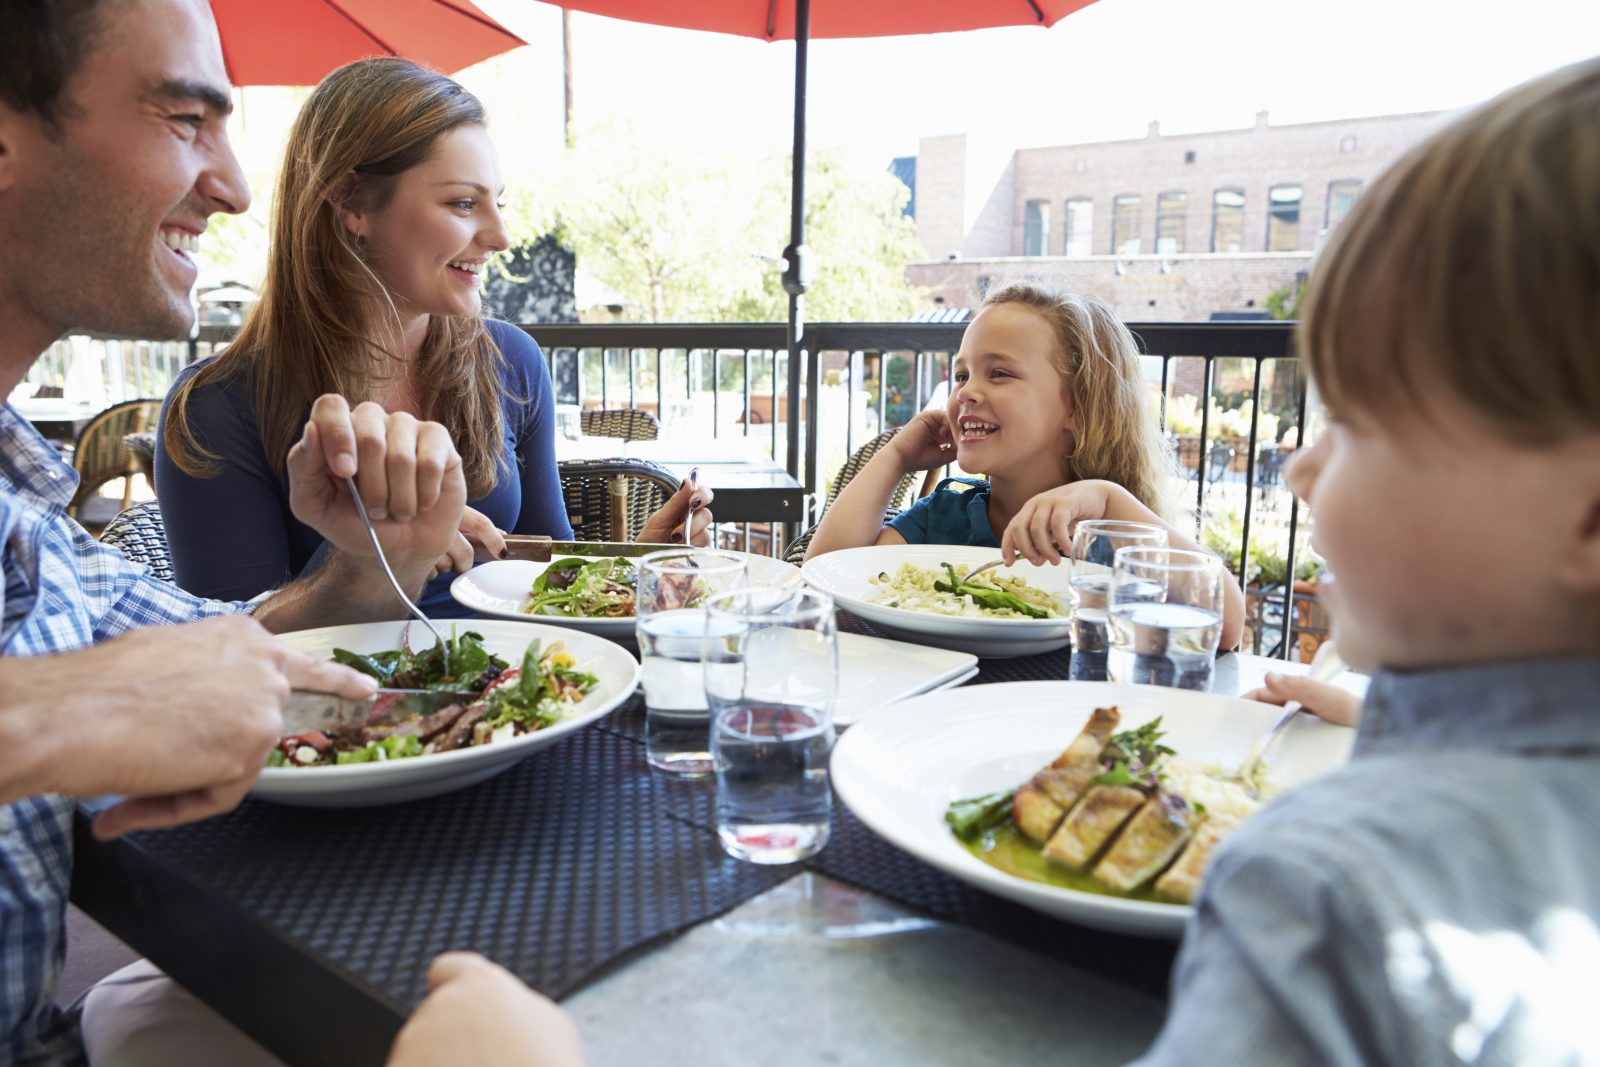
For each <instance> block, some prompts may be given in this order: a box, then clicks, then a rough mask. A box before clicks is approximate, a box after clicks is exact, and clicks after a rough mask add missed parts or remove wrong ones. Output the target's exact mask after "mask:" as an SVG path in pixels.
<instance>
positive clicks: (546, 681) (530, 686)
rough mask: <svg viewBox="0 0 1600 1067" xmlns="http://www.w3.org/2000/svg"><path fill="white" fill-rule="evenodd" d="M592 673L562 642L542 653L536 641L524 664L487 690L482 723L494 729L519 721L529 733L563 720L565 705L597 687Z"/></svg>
mask: <svg viewBox="0 0 1600 1067" xmlns="http://www.w3.org/2000/svg"><path fill="white" fill-rule="evenodd" d="M596 681H597V679H596V678H595V676H594V675H592V674H586V673H584V672H583V671H580V670H576V669H574V667H573V661H572V656H571V655H570V654H569V653H568V652H567V651H566V649H564V648H563V647H562V646H561V645H560V644H559V643H558V644H554V645H551V646H550V648H549V649H547V650H546V651H545V652H544V653H543V654H541V653H540V650H539V642H538V641H535V642H534V643H533V644H531V645H529V646H528V651H527V652H525V653H523V656H522V667H521V668H520V669H519V670H517V671H514V672H507V677H505V678H504V679H503V680H502V681H501V682H500V683H498V684H496V685H494V686H493V687H491V688H490V689H489V691H488V692H486V693H484V695H483V696H484V699H485V700H487V701H488V702H489V713H488V714H487V715H485V716H484V717H483V720H482V725H483V726H484V727H486V728H487V730H488V731H491V732H492V731H494V730H497V729H499V728H500V727H502V726H504V725H506V724H507V723H518V724H520V725H521V726H522V727H524V730H523V731H522V732H527V731H531V730H542V729H544V728H545V727H546V726H553V725H555V724H556V723H557V722H560V721H561V716H562V713H563V711H564V709H565V707H566V706H567V705H568V704H570V703H572V702H573V701H575V700H579V699H581V698H582V697H583V694H585V693H587V692H588V691H589V690H590V689H593V688H594V685H595V682H596Z"/></svg>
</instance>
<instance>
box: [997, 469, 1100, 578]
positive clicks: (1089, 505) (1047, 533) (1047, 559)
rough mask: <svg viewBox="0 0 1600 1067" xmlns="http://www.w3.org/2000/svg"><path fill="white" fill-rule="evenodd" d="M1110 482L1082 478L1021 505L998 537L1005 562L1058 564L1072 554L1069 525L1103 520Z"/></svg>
mask: <svg viewBox="0 0 1600 1067" xmlns="http://www.w3.org/2000/svg"><path fill="white" fill-rule="evenodd" d="M1114 488H1117V487H1116V486H1114V485H1112V483H1110V482H1103V481H1083V482H1073V483H1071V484H1070V485H1063V486H1058V487H1057V488H1055V489H1047V490H1046V491H1044V492H1042V493H1040V494H1039V495H1038V496H1036V497H1034V498H1033V499H1032V500H1029V501H1028V502H1027V503H1026V504H1024V505H1022V510H1021V511H1019V512H1017V514H1016V517H1015V518H1013V519H1012V520H1011V521H1010V522H1009V523H1008V524H1007V525H1006V532H1005V534H1004V535H1003V536H1001V538H1000V555H1001V556H1002V557H1004V558H1005V561H1006V565H1007V566H1010V565H1011V564H1013V563H1015V562H1016V561H1017V558H1018V557H1021V558H1023V559H1026V560H1027V561H1028V562H1029V563H1041V564H1042V563H1049V564H1051V565H1055V564H1059V563H1060V562H1061V561H1062V560H1063V559H1067V558H1069V557H1070V556H1071V555H1072V528H1073V527H1074V526H1075V525H1077V524H1078V522H1080V521H1081V520H1083V519H1103V518H1105V516H1106V511H1107V510H1108V509H1109V508H1110V506H1111V490H1112V489H1114Z"/></svg>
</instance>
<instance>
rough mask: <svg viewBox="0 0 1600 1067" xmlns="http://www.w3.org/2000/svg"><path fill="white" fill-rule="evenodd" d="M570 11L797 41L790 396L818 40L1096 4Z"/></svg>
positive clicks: (925, 0) (1033, 17)
mask: <svg viewBox="0 0 1600 1067" xmlns="http://www.w3.org/2000/svg"><path fill="white" fill-rule="evenodd" d="M551 2H554V3H558V4H559V5H560V6H562V7H566V8H571V9H573V10H576V11H587V12H589V13H590V14H592V15H607V16H609V17H611V18H618V19H626V20H628V21H630V22H648V23H653V24H655V25H657V26H676V27H679V28H681V29H695V30H711V31H713V32H716V33H731V34H736V35H739V36H743V37H759V38H761V39H763V40H767V41H779V40H793V41H794V42H795V56H794V58H795V67H794V163H793V167H794V176H793V186H792V191H791V194H790V202H789V212H790V213H789V245H788V247H787V248H785V249H784V250H783V260H784V270H783V289H784V292H786V293H788V294H789V333H788V349H789V395H790V396H791V397H793V396H797V395H799V392H800V361H799V360H798V359H796V358H795V353H796V352H797V351H799V349H800V348H801V347H802V341H803V338H804V334H805V316H804V314H803V312H802V307H801V299H800V298H801V297H802V296H804V295H805V293H806V291H807V290H808V289H810V288H811V278H812V265H811V262H810V259H809V250H808V249H807V248H806V244H805V174H806V46H807V43H808V41H809V40H810V38H812V37H890V36H896V35H899V34H913V33H949V32H954V31H958V30H979V29H988V28H990V27H994V26H1038V27H1040V28H1042V29H1048V28H1049V27H1051V26H1054V25H1055V24H1056V23H1057V22H1060V21H1061V20H1062V19H1064V18H1066V17H1067V16H1068V15H1070V14H1072V13H1073V12H1074V11H1077V10H1079V9H1080V8H1085V7H1088V6H1089V5H1090V4H1091V3H1093V2H1094V0H551ZM820 375H821V372H820V369H819V367H818V365H817V361H816V360H812V361H811V367H810V373H809V374H808V376H807V386H808V388H809V389H810V391H811V395H813V396H815V395H816V392H817V389H818V387H819V384H820ZM788 422H789V441H788V444H789V464H788V466H789V473H791V474H794V475H797V476H798V474H799V470H798V458H799V452H800V427H799V421H798V420H797V419H790V420H788ZM816 467H817V435H816V434H807V435H806V477H805V486H806V490H807V491H808V492H813V491H815V489H816V487H817V477H816Z"/></svg>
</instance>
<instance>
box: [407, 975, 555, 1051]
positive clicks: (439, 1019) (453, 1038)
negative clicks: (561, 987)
mask: <svg viewBox="0 0 1600 1067" xmlns="http://www.w3.org/2000/svg"><path fill="white" fill-rule="evenodd" d="M428 986H429V988H430V989H431V990H432V992H431V993H429V994H428V999H427V1000H424V1001H423V1002H422V1004H421V1005H420V1006H419V1007H418V1008H417V1010H416V1012H414V1013H413V1014H412V1016H411V1019H410V1021H408V1022H407V1023H406V1025H405V1027H404V1028H403V1029H401V1031H400V1036H399V1037H397V1038H396V1039H395V1042H394V1048H393V1049H392V1050H391V1051H390V1053H389V1060H388V1067H438V1065H440V1064H447V1063H450V1064H454V1063H460V1064H469V1063H470V1064H472V1065H473V1067H583V1046H582V1045H581V1044H580V1043H579V1041H578V1028H577V1027H576V1026H574V1025H573V1022H572V1017H571V1016H569V1015H568V1014H567V1013H566V1012H564V1011H562V1010H561V1009H560V1008H558V1007H556V1005H555V1004H553V1003H552V1002H551V1001H550V1000H548V999H546V998H545V997H543V996H540V995H539V994H538V993H535V992H534V991H533V990H531V989H529V988H528V987H527V986H525V985H523V984H522V983H521V982H520V981H518V980H517V978H516V976H515V975H513V974H511V972H509V971H507V970H506V969H505V968H503V967H501V966H499V965H498V964H495V963H491V962H490V961H488V960H486V959H484V958H483V957H482V956H479V955H476V954H474V953H471V952H446V953H445V954H444V955H442V956H439V957H438V958H437V959H435V960H434V961H433V965H432V966H431V967H429V968H428Z"/></svg>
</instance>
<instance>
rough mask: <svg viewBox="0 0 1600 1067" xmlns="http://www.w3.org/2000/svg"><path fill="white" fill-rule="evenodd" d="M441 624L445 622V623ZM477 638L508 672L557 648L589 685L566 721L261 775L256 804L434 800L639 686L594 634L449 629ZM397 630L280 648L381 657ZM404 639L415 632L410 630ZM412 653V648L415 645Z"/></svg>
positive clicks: (634, 672)
mask: <svg viewBox="0 0 1600 1067" xmlns="http://www.w3.org/2000/svg"><path fill="white" fill-rule="evenodd" d="M446 621H447V622H448V620H446ZM456 625H457V627H458V628H459V629H460V630H463V631H465V630H469V629H470V630H472V631H474V632H476V633H480V634H482V635H483V643H484V647H485V648H487V649H488V650H489V651H490V652H493V653H494V654H495V655H497V656H499V657H500V658H501V659H503V660H505V661H506V662H508V663H510V664H511V665H512V666H516V665H518V664H520V663H521V662H522V655H523V653H524V652H525V651H527V648H528V645H529V644H530V643H531V642H532V641H534V640H535V639H537V640H540V641H544V642H547V643H552V642H556V641H561V642H564V643H565V644H566V646H567V651H568V652H570V653H572V658H573V660H574V661H575V662H576V665H577V667H578V669H580V670H583V671H587V672H588V673H590V674H592V675H594V676H595V678H596V679H597V681H596V683H595V687H594V688H593V689H591V690H590V691H589V693H588V695H587V696H585V697H584V698H583V700H582V702H580V703H579V704H577V705H575V706H574V707H573V708H572V709H571V710H570V711H569V712H568V713H567V718H566V719H564V720H563V721H561V722H559V723H557V724H556V725H554V726H547V727H546V728H544V729H543V730H539V731H537V732H535V733H531V734H523V735H521V736H520V737H516V738H513V739H512V740H510V741H501V742H497V743H495V744H492V745H482V746H478V747H474V748H463V749H459V750H457V751H455V752H439V753H435V754H433V755H429V756H417V757H415V758H414V759H404V760H393V761H390V762H387V763H351V764H346V765H345V766H342V767H294V768H289V767H269V768H267V769H266V770H264V771H262V772H261V777H260V778H259V779H258V780H257V781H256V784H255V788H253V789H252V790H251V791H250V792H251V793H252V794H253V795H254V796H257V797H260V798H261V799H262V800H272V801H276V802H277V803H279V804H295V805H299V806H303V807H313V808H362V807H369V806H371V805H375V804H394V803H397V802H399V801H402V800H416V799H418V798H420V797H431V796H437V795H438V794H440V793H448V792H450V791H452V790H455V789H461V788H463V787H465V786H469V785H472V784H474V783H476V782H481V781H483V780H484V779H485V778H489V777H491V776H493V775H496V774H499V773H500V772H501V771H503V770H505V769H506V768H507V767H509V766H511V765H512V764H513V763H515V762H517V761H518V760H520V759H522V758H523V757H524V756H527V755H529V754H531V753H533V752H536V751H538V750H539V749H541V748H544V747H545V746H546V745H551V744H554V743H555V742H557V741H559V740H561V739H562V738H563V737H566V736H567V735H568V734H570V733H573V732H574V731H577V730H581V729H583V728H584V727H585V726H587V725H589V724H590V723H592V722H594V721H595V720H597V719H599V718H600V717H601V716H603V715H605V714H606V713H607V712H609V711H611V710H612V709H613V708H615V707H616V706H617V705H618V704H621V703H622V702H623V701H624V700H626V699H628V697H629V696H630V695H632V693H633V691H634V689H635V688H636V687H637V686H638V684H639V661H638V660H636V659H634V658H633V656H631V655H630V654H629V653H628V652H627V651H626V650H625V649H623V648H621V647H620V646H618V645H615V644H613V643H612V642H610V641H607V640H605V639H604V638H601V637H597V636H595V635H594V634H585V633H575V632H573V631H572V630H559V629H556V628H555V627H553V626H540V625H538V624H535V623H525V622H523V623H515V622H497V621H493V620H488V619H475V620H469V621H465V622H462V623H458V624H456ZM404 627H405V624H404V623H401V622H373V623H360V624H357V625H354V626H326V627H323V628H322V629H320V630H301V631H299V632H297V633H290V634H284V635H283V639H284V641H286V642H288V643H289V644H291V645H293V646H294V647H296V648H299V649H303V650H304V651H306V652H309V653H311V654H312V655H314V656H320V657H328V656H330V655H331V654H332V652H333V650H334V649H335V648H348V649H350V650H351V651H352V652H381V651H383V650H384V649H389V648H398V647H399V645H400V633H401V631H402V630H403V629H404ZM411 629H412V637H413V640H414V641H415V642H420V641H421V638H420V637H418V636H417V631H418V630H419V629H420V627H419V626H415V625H414V626H412V628H411ZM413 647H420V643H418V644H415V645H414V646H413Z"/></svg>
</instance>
